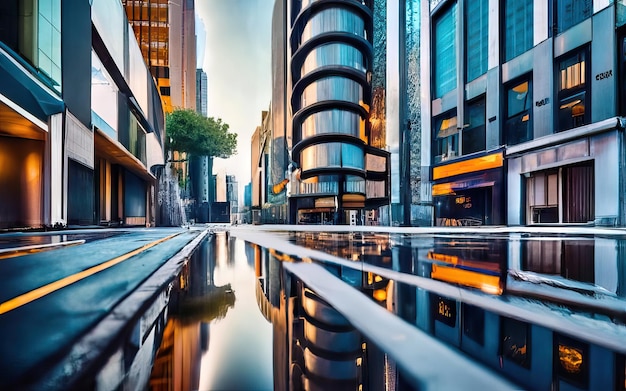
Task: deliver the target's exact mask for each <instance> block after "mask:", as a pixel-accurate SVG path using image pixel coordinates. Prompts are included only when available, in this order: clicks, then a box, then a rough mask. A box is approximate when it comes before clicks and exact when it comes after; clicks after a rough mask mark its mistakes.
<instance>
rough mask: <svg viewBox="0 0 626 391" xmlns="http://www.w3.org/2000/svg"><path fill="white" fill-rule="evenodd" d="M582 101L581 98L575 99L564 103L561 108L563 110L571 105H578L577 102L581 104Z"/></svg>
mask: <svg viewBox="0 0 626 391" xmlns="http://www.w3.org/2000/svg"><path fill="white" fill-rule="evenodd" d="M580 102H581V100H580V99H576V100H573V101H571V102H569V103H565V104H562V105H561V107H560V109H561V110H563V109H569V108H570V107H573V106H576V105H577V104H579V103H580Z"/></svg>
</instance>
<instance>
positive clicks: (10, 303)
mask: <svg viewBox="0 0 626 391" xmlns="http://www.w3.org/2000/svg"><path fill="white" fill-rule="evenodd" d="M181 233H182V232H178V233H175V234H173V235H170V236H166V237H164V238H161V239H159V240H156V241H154V242H152V243H148V244H145V245H143V246H142V247H139V248H138V249H136V250H133V251H131V252H128V253H126V254H124V255H120V256H119V257H116V258H113V259H110V260H108V261H106V262H103V263H101V264H99V265H96V266H93V267H91V268H89V269H86V270H83V271H82V272H80V273H76V274H73V275H71V276H67V277H64V278H62V279H60V280H57V281H54V282H51V283H50V284H47V285H44V286H42V287H39V288H37V289H33V290H32V291H30V292H26V293H24V294H22V295H20V296H17V297H14V298H12V299H10V300H7V301H5V302H4V303H1V304H0V315H2V314H5V313H7V312H9V311H12V310H14V309H16V308H18V307H21V306H23V305H24V304H28V303H30V302H31V301H35V300H37V299H40V298H42V297H44V296H46V295H48V294H50V293H52V292H54V291H56V290H59V289H61V288H65V287H66V286H68V285H71V284H73V283H75V282H77V281H80V280H82V279H83V278H87V277H89V276H92V275H94V274H96V273H98V272H101V271H102V270H105V269H108V268H110V267H111V266H114V265H117V264H118V263H121V262H124V261H125V260H127V259H128V258H130V257H133V256H135V255H137V254H139V253H141V252H143V251H146V250H147V249H149V248H150V247H154V246H156V245H157V244H159V243H163V242H165V241H166V240H170V239H172V238H173V237H174V236H177V235H180V234H181Z"/></svg>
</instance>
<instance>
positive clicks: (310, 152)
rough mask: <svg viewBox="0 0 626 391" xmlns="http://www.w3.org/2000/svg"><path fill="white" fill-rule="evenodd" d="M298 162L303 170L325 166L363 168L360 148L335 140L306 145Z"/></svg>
mask: <svg viewBox="0 0 626 391" xmlns="http://www.w3.org/2000/svg"><path fill="white" fill-rule="evenodd" d="M300 162H301V166H302V170H303V171H307V170H313V169H316V168H325V167H346V168H356V169H360V170H362V169H363V168H364V156H363V151H362V150H361V148H359V147H358V146H356V145H351V144H343V143H337V142H331V143H323V144H315V145H311V146H309V147H306V148H305V149H303V150H302V152H301V154H300Z"/></svg>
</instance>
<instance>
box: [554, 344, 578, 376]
mask: <svg viewBox="0 0 626 391" xmlns="http://www.w3.org/2000/svg"><path fill="white" fill-rule="evenodd" d="M559 361H560V362H561V366H562V367H563V368H564V369H565V370H566V371H567V372H569V373H578V372H580V369H581V366H582V365H583V353H582V352H581V351H580V350H579V349H576V348H573V347H571V346H565V345H559Z"/></svg>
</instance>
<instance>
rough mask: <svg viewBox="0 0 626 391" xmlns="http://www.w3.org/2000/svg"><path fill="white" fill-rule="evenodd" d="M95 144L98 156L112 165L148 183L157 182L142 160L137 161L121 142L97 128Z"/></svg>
mask: <svg viewBox="0 0 626 391" xmlns="http://www.w3.org/2000/svg"><path fill="white" fill-rule="evenodd" d="M94 143H95V148H96V156H101V157H103V158H105V159H107V160H109V161H110V162H111V163H114V164H119V165H120V166H123V167H125V168H126V169H128V170H130V171H132V172H133V173H134V174H135V175H137V176H138V177H140V178H142V179H144V180H146V181H148V182H152V181H155V180H156V177H155V176H154V175H152V174H151V173H150V172H149V171H148V169H147V168H146V166H144V164H143V163H142V162H141V160H139V159H137V158H136V157H135V156H133V155H132V154H131V153H130V152H128V151H127V150H126V148H124V147H123V146H122V145H121V144H120V143H119V142H117V141H115V140H113V139H111V138H110V137H109V136H108V135H106V133H104V132H103V131H102V130H100V129H98V128H96V131H95V133H94Z"/></svg>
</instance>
